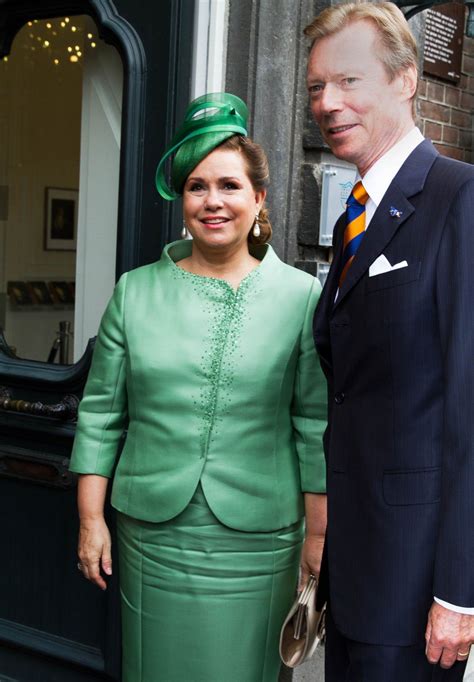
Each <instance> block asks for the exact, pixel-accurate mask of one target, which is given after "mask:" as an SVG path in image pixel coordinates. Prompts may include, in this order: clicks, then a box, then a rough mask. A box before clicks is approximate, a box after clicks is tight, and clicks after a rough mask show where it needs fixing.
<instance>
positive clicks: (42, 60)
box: [0, 15, 123, 364]
mask: <svg viewBox="0 0 474 682" xmlns="http://www.w3.org/2000/svg"><path fill="white" fill-rule="evenodd" d="M122 91H123V65H122V62H121V60H120V56H119V54H118V52H117V51H116V49H115V48H114V47H112V46H110V45H108V44H106V43H105V42H104V41H102V40H101V39H100V38H99V37H98V30H97V27H96V25H95V23H94V22H93V20H92V19H91V18H90V17H89V16H87V15H80V16H70V17H68V16H64V17H56V18H50V19H44V20H43V19H41V20H37V19H34V20H32V21H29V22H27V23H26V24H25V25H24V26H23V27H22V28H21V29H20V31H19V32H18V33H17V34H16V36H15V39H14V41H13V44H12V49H11V51H10V54H9V55H7V56H5V57H4V58H3V60H1V61H0V96H1V100H2V103H3V106H2V109H1V111H0V328H1V329H2V330H3V333H4V336H5V339H6V341H7V343H8V345H9V347H10V348H11V349H12V350H13V351H14V353H15V354H16V355H17V356H18V357H20V358H28V359H32V360H38V361H42V362H56V363H57V362H61V363H63V364H69V363H72V362H74V361H75V360H77V359H78V358H79V357H80V356H81V355H82V353H83V352H84V350H85V347H86V345H87V341H88V339H89V338H90V337H91V336H94V335H95V334H96V333H97V328H98V324H99V321H100V317H101V315H102V313H103V310H104V308H105V305H106V302H107V300H108V298H109V296H110V294H111V292H112V289H113V285H114V281H115V263H116V240H117V212H118V211H117V205H118V186H119V167H120V136H121V111H122Z"/></svg>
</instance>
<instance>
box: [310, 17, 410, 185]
mask: <svg viewBox="0 0 474 682" xmlns="http://www.w3.org/2000/svg"><path fill="white" fill-rule="evenodd" d="M381 50H382V46H381V45H380V44H379V40H378V36H377V29H376V28H375V26H374V25H373V24H372V22H370V21H367V20H362V21H356V22H353V23H352V24H350V25H348V26H346V27H345V28H343V29H342V30H341V31H339V32H338V33H335V34H333V35H330V36H326V37H325V38H322V39H321V40H319V41H317V42H316V43H315V45H314V46H313V49H312V50H311V54H310V57H309V62H308V90H309V94H310V100H311V111H312V113H313V116H314V118H315V119H316V121H317V122H318V124H319V127H320V128H321V133H322V135H323V137H324V139H325V141H326V142H327V144H328V145H329V147H330V148H331V151H332V152H333V154H334V155H335V156H337V157H338V158H340V159H344V160H346V161H350V162H351V163H354V164H355V165H356V166H357V168H358V169H359V172H360V174H361V175H362V176H364V174H365V173H366V172H367V171H368V169H369V168H370V167H371V166H372V165H373V164H374V163H375V162H376V161H377V160H378V159H379V158H380V157H381V156H382V155H383V154H384V153H385V152H386V151H388V149H390V148H391V147H392V146H393V145H394V144H395V143H396V142H398V140H400V139H401V138H402V137H403V136H404V135H405V134H406V133H407V132H408V131H409V130H410V128H411V127H413V119H412V115H411V103H410V99H411V96H412V95H413V94H414V89H415V88H416V73H415V71H414V70H409V71H407V72H406V73H402V74H400V75H398V76H396V77H395V78H394V79H393V80H392V81H390V79H389V76H388V74H387V71H386V69H385V67H384V65H383V64H382V62H381V60H380V58H379V56H378V55H380V53H381Z"/></svg>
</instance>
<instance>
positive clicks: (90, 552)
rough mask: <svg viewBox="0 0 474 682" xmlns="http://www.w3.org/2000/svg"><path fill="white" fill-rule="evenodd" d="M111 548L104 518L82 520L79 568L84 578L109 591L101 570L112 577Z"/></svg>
mask: <svg viewBox="0 0 474 682" xmlns="http://www.w3.org/2000/svg"><path fill="white" fill-rule="evenodd" d="M111 546H112V543H111V539H110V532H109V529H108V528H107V524H106V523H105V520H104V518H103V517H99V518H96V519H86V520H81V525H80V528H79V544H78V549H77V553H78V556H79V562H80V563H79V564H78V566H80V570H81V571H82V574H83V575H84V577H85V578H87V580H90V581H91V582H92V583H94V584H95V585H97V587H100V589H101V590H106V589H107V583H106V582H105V580H104V578H103V577H102V575H101V569H102V571H103V572H104V573H105V575H112V556H111Z"/></svg>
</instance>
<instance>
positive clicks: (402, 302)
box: [314, 141, 474, 646]
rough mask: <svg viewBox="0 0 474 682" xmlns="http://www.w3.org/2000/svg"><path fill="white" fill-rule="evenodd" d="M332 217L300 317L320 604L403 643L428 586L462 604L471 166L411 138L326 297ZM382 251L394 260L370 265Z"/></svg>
mask: <svg viewBox="0 0 474 682" xmlns="http://www.w3.org/2000/svg"><path fill="white" fill-rule="evenodd" d="M390 209H396V211H393V210H392V211H391V210H390ZM395 212H398V215H392V214H394V213H395ZM343 231H344V220H343V217H341V219H340V220H339V221H338V223H337V224H336V227H335V232H334V245H335V250H334V261H333V265H332V267H331V270H330V273H329V275H328V279H327V282H326V285H325V287H324V290H323V293H322V295H321V299H320V302H319V305H318V308H317V310H316V313H315V318H314V335H315V342H316V346H317V349H318V352H319V354H320V357H321V363H322V366H323V370H324V372H325V374H326V377H327V379H328V386H329V425H328V429H327V432H326V436H325V450H326V457H327V466H328V532H327V546H326V550H327V552H326V566H327V567H328V569H329V593H330V601H331V608H332V613H333V617H334V619H335V622H336V625H337V626H338V628H339V629H340V630H341V631H342V633H343V634H345V635H346V636H347V637H350V638H352V639H356V640H358V641H362V642H368V643H373V644H387V645H388V644H392V645H401V646H403V645H410V644H414V643H418V642H420V643H421V642H422V641H423V637H424V631H425V626H426V619H427V614H428V610H429V608H430V605H431V603H432V600H433V595H436V596H437V597H439V598H441V599H444V600H446V601H448V602H451V603H453V604H456V605H460V606H469V607H472V606H474V530H473V527H474V432H473V431H474V428H473V427H474V312H473V311H474V167H473V166H470V165H468V164H463V163H460V162H457V161H453V160H451V159H447V158H444V157H442V156H440V155H439V154H438V153H437V152H436V150H435V149H434V147H433V146H432V144H431V143H430V142H428V141H424V142H422V143H421V144H420V145H419V146H418V147H417V148H416V149H415V150H414V151H413V152H412V154H411V155H410V156H409V158H408V159H407V160H406V162H405V163H404V165H403V166H402V168H401V169H400V171H399V172H398V174H397V176H396V177H395V179H394V180H393V182H392V183H391V185H390V187H389V189H388V190H387V192H386V194H385V196H384V197H383V200H382V202H381V203H380V205H379V206H378V208H377V211H376V213H375V215H374V217H373V219H372V221H371V223H370V225H369V227H368V229H367V231H366V234H365V236H364V239H363V241H362V243H361V246H360V248H359V251H358V252H357V255H356V257H355V259H354V261H353V263H352V265H351V268H350V269H349V272H348V275H347V277H346V279H345V281H344V284H343V285H342V287H341V290H340V292H339V295H338V298H337V301H336V302H335V303H334V299H335V295H336V291H337V287H338V278H339V272H340V262H341V254H342V236H343ZM381 254H384V255H385V256H386V258H387V259H388V260H389V262H390V263H391V264H392V265H394V264H396V263H399V262H401V261H404V260H406V261H407V263H408V267H404V268H401V269H397V270H393V271H392V272H388V273H384V274H380V275H377V276H373V277H369V267H370V265H371V264H372V263H373V262H374V261H375V259H376V258H377V257H378V256H380V255H381Z"/></svg>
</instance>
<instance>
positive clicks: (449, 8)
mask: <svg viewBox="0 0 474 682" xmlns="http://www.w3.org/2000/svg"><path fill="white" fill-rule="evenodd" d="M465 11H466V7H465V5H464V4H463V3H460V2H449V3H447V4H445V5H438V6H436V8H433V9H429V10H427V12H426V28H425V50H424V61H423V71H424V73H427V74H430V75H432V76H437V77H438V78H442V79H443V80H447V81H450V82H453V83H458V82H459V79H460V78H461V62H462V48H463V40H464V21H465Z"/></svg>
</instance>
